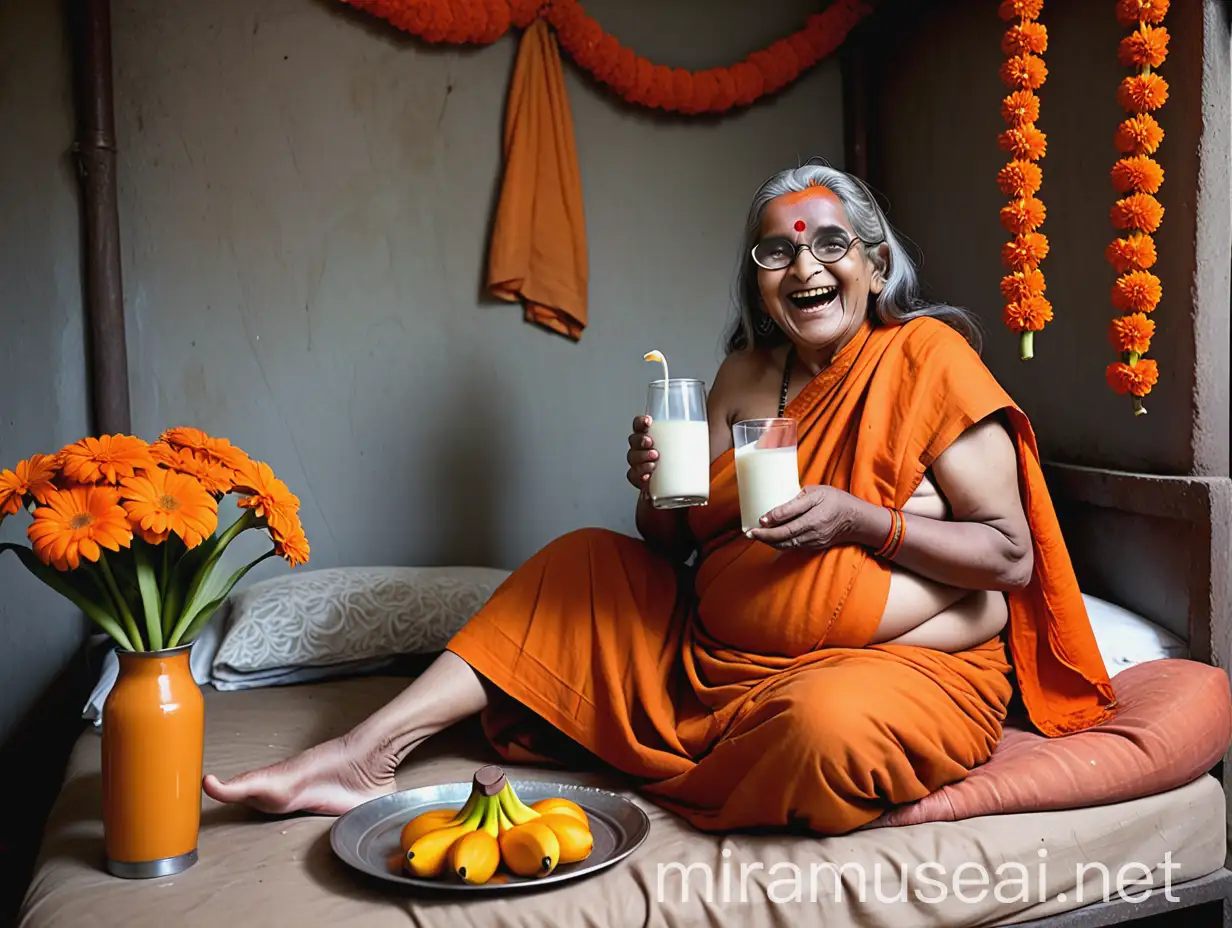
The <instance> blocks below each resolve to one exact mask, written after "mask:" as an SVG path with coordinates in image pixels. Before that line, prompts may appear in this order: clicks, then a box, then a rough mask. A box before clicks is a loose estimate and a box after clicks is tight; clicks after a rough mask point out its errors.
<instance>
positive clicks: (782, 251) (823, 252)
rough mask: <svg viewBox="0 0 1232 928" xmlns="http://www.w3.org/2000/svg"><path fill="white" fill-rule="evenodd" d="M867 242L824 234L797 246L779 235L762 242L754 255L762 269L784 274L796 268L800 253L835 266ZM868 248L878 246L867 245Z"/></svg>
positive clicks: (754, 250)
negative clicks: (861, 243)
mask: <svg viewBox="0 0 1232 928" xmlns="http://www.w3.org/2000/svg"><path fill="white" fill-rule="evenodd" d="M863 241H864V239H862V238H859V237H858V236H857V237H855V238H851V239H848V238H847V237H846V236H843V235H835V234H834V233H833V232H829V231H822V232H819V233H818V234H817V235H816V236H815V237H814V238H813V239H812V241H809V242H800V243H799V244H797V243H796V242H793V241H792V240H791V239H789V238H787V237H786V236H781V235H778V236H774V237H773V238H765V239H762V240H761V241H760V242H758V243H757V244H756V245H754V246H753V251H752V255H753V261H754V262H756V264H757V266H758V267H762V268H765V269H766V270H767V271H781V270H782V269H783V268H785V267H791V266H792V265H793V264H795V263H796V258H798V257H799V256H800V252H801V251H803V250H804V249H806V248H807V249H808V251H809V254H811V255H812V256H813V257H814V258H816V259H817V260H818V261H820V262H821V263H822V264H834V263H836V262H838V261H842V260H843V259H844V258H845V257H847V252H849V251H851V246H852V245H854V244H855V243H856V242H863ZM865 244H874V243H870V242H865Z"/></svg>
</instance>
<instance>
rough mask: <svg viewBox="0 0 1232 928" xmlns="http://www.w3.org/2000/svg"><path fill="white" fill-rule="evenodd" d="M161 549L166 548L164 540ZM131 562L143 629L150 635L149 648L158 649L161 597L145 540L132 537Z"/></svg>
mask: <svg viewBox="0 0 1232 928" xmlns="http://www.w3.org/2000/svg"><path fill="white" fill-rule="evenodd" d="M163 550H164V551H165V550H166V543H165V542H164V546H163ZM133 563H134V565H135V567H136V571H137V588H138V589H139V590H140V591H141V608H142V609H143V610H144V612H145V630H146V633H147V634H148V635H149V636H150V650H151V651H160V650H162V646H163V628H162V598H161V597H160V596H159V594H158V578H157V577H155V575H154V567H153V566H152V565H151V564H150V556H149V554H148V553H147V550H146V545H145V542H144V541H142V540H141V539H140V538H134V539H133Z"/></svg>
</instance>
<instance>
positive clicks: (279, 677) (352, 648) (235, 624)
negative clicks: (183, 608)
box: [212, 567, 509, 690]
mask: <svg viewBox="0 0 1232 928" xmlns="http://www.w3.org/2000/svg"><path fill="white" fill-rule="evenodd" d="M508 576H509V571H506V570H498V569H496V568H490V567H335V568H328V569H323V570H310V571H296V572H295V573H293V574H287V575H285V576H281V577H276V578H274V579H272V580H265V581H263V582H261V583H256V584H253V585H252V586H250V587H247V588H245V589H242V590H240V591H239V592H237V593H233V594H232V595H231V610H230V617H229V623H228V628H227V631H226V634H225V637H224V638H223V641H222V643H221V644H220V645H219V647H218V652H217V654H216V655H215V657H214V661H213V668H212V669H213V681H212V682H213V683H214V685H215V686H216V687H217V688H218V689H224V690H225V689H240V688H248V687H252V686H268V685H271V684H275V683H293V682H303V681H306V680H319V679H323V678H324V677H327V676H331V675H336V674H338V673H344V672H345V673H353V672H356V671H363V670H372V669H376V668H379V667H381V666H384V665H386V664H388V663H391V662H392V661H393V659H394V658H397V657H399V656H402V655H412V654H427V653H431V652H434V651H441V650H444V648H445V645H446V644H448V642H449V639H450V638H452V637H453V635H454V633H455V632H457V631H458V630H459V629H460V628H461V627H462V626H463V625H464V624H466V622H467V621H468V620H469V619H470V617H471V616H473V615H474V614H475V613H476V612H478V611H479V609H480V608H481V607H482V606H483V605H484V603H486V602H487V601H488V599H489V598H490V597H491V595H492V593H493V592H495V590H496V588H497V587H498V586H500V584H501V583H503V582H504V580H505V578H506V577H508Z"/></svg>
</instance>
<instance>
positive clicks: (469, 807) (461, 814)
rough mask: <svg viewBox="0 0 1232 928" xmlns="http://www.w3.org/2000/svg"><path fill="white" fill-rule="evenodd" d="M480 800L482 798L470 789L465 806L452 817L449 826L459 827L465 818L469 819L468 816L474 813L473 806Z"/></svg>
mask: <svg viewBox="0 0 1232 928" xmlns="http://www.w3.org/2000/svg"><path fill="white" fill-rule="evenodd" d="M481 798H483V797H482V796H480V795H479V792H478V791H477V790H475V789H473V788H472V789H471V794H470V795H469V796H467V797H466V805H464V806H463V807H462V808H461V809H459V810H458V814H457V815H455V816H454V819H453V821H452V822H450V823H449V824H451V825H461V824H462V823H463V822H465V821H466V820H467V818H469V817H470V814H471V813H472V812H474V811H475V806H476V805H477V804H478V802H479V800H480V799H481Z"/></svg>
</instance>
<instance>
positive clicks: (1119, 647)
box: [1082, 593, 1189, 676]
mask: <svg viewBox="0 0 1232 928" xmlns="http://www.w3.org/2000/svg"><path fill="white" fill-rule="evenodd" d="M1082 598H1083V600H1084V601H1085V602H1086V606H1087V615H1088V616H1089V617H1090V620H1091V629H1092V631H1094V632H1095V642H1096V644H1097V645H1098V647H1099V653H1100V655H1101V656H1102V657H1103V659H1104V666H1105V667H1107V669H1108V675H1109V676H1116V675H1117V674H1118V673H1120V672H1121V671H1122V670H1125V669H1127V668H1129V667H1133V666H1134V665H1135V664H1142V663H1145V662H1146V661H1157V660H1161V659H1163V658H1168V657H1179V658H1186V657H1188V656H1189V648H1188V646H1187V645H1186V644H1185V642H1184V641H1182V640H1181V639H1180V638H1178V637H1177V636H1176V635H1174V634H1172V632H1170V631H1168V630H1167V629H1166V628H1163V627H1162V626H1160V625H1156V624H1155V623H1154V622H1152V621H1151V620H1150V619H1145V618H1143V617H1142V616H1140V615H1138V614H1136V613H1133V612H1130V611H1129V610H1128V609H1124V608H1122V607H1120V606H1117V605H1114V604H1113V603H1110V602H1107V601H1105V600H1102V599H1099V598H1098V597H1095V596H1091V595H1090V594H1088V593H1083V594H1082Z"/></svg>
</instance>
